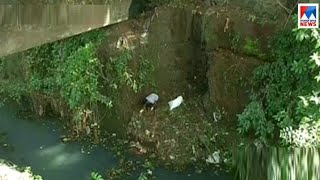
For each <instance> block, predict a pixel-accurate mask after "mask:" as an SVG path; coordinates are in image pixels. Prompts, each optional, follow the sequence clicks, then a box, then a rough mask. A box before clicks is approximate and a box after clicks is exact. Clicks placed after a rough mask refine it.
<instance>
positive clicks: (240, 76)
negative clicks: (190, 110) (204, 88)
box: [206, 49, 262, 121]
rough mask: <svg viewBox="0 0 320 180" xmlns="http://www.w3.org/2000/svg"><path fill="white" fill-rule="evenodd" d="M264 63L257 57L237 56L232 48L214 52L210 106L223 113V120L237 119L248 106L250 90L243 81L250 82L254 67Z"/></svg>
mask: <svg viewBox="0 0 320 180" xmlns="http://www.w3.org/2000/svg"><path fill="white" fill-rule="evenodd" d="M261 64H262V63H261V61H259V60H257V59H256V58H253V57H247V56H242V55H237V54H234V53H233V52H232V51H230V50H223V49H218V50H216V51H214V55H213V58H212V59H210V64H209V71H208V73H207V76H208V85H209V89H208V94H209V101H210V102H211V106H210V105H209V106H207V107H206V108H211V111H212V112H214V113H216V114H220V115H223V116H222V118H223V120H227V121H230V120H231V121H232V120H235V118H236V115H237V114H238V113H241V112H242V110H243V109H244V105H245V104H246V103H247V101H248V95H249V92H248V91H249V90H250V88H249V87H248V86H245V85H244V86H242V84H241V83H243V82H248V80H249V78H250V77H251V73H252V71H253V69H254V68H255V67H257V66H259V65H261ZM207 110H208V109H207Z"/></svg>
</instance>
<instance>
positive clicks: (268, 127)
mask: <svg viewBox="0 0 320 180" xmlns="http://www.w3.org/2000/svg"><path fill="white" fill-rule="evenodd" d="M238 117H239V128H238V131H239V132H240V133H242V134H244V133H247V132H249V131H250V130H254V132H255V135H257V136H258V137H260V138H261V140H262V141H264V142H265V141H266V139H267V137H268V136H269V135H272V134H271V133H272V131H273V129H274V126H273V124H272V123H271V122H269V121H267V119H266V116H265V112H264V111H263V107H262V104H261V102H258V101H257V100H253V101H251V102H250V103H249V104H248V105H247V107H246V108H245V110H244V112H243V113H242V114H240V115H238Z"/></svg>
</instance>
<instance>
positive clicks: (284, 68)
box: [239, 17, 320, 146]
mask: <svg viewBox="0 0 320 180" xmlns="http://www.w3.org/2000/svg"><path fill="white" fill-rule="evenodd" d="M295 18H296V17H295ZM271 47H272V49H271V54H270V58H272V59H273V60H272V63H268V64H265V65H263V66H260V67H258V68H256V69H255V71H254V75H253V78H252V82H251V84H252V86H253V91H252V96H253V97H255V98H252V101H251V103H249V104H248V105H247V107H246V108H245V110H244V112H243V113H242V114H241V115H239V123H240V125H239V128H240V132H247V129H248V127H253V125H252V121H254V120H255V121H257V122H258V123H257V124H259V123H261V124H259V126H258V127H272V126H274V127H275V128H266V129H268V130H265V131H262V132H263V133H261V132H260V131H261V129H262V128H253V129H254V132H255V134H256V135H257V136H258V137H260V138H262V139H264V138H265V135H266V134H274V133H275V131H274V130H277V129H280V130H281V138H282V140H283V141H285V142H286V143H285V144H294V145H297V146H304V145H306V146H307V145H308V144H313V145H315V144H318V143H319V141H318V140H317V138H318V137H319V131H318V128H317V124H318V123H319V120H320V111H319V97H318V96H317V94H318V93H317V92H318V91H317V90H318V89H319V87H320V86H319V85H320V84H319V83H318V82H317V81H319V80H320V78H319V77H320V76H319V66H320V60H319V56H318V53H319V51H320V49H319V47H320V36H319V29H313V30H310V29H297V28H295V29H293V31H292V32H288V31H287V32H282V33H280V34H279V35H278V36H277V37H275V38H274V40H273V42H272V43H271ZM252 52H254V53H256V52H255V51H252ZM257 102H259V103H260V105H258V104H257ZM263 114H264V116H263ZM264 117H265V118H264ZM258 119H259V120H258ZM261 119H262V120H261ZM271 124H272V125H271ZM310 128H311V129H310ZM291 129H292V130H291ZM306 129H307V131H308V135H306V134H303V133H304V132H307V131H306ZM315 135H316V137H313V136H315ZM301 136H303V137H305V136H306V137H305V140H302V139H301V138H300V137H301ZM309 137H312V138H309ZM299 138H300V139H299Z"/></svg>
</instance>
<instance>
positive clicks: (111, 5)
mask: <svg viewBox="0 0 320 180" xmlns="http://www.w3.org/2000/svg"><path fill="white" fill-rule="evenodd" d="M10 1H11V0H10ZM13 1H14V0H13ZM13 1H11V2H13ZM24 1H25V0H24ZM133 1H135V0H109V1H107V3H105V4H104V5H67V4H61V3H59V4H57V3H56V4H32V3H27V4H19V3H17V4H10V5H6V4H5V3H4V5H0V47H1V48H0V57H2V56H6V55H9V54H13V53H16V52H19V51H24V50H27V49H29V48H32V47H35V46H38V45H41V44H45V43H48V42H52V41H56V40H59V39H62V38H66V37H70V36H73V35H76V34H80V33H83V32H86V31H90V30H93V29H96V28H101V27H104V26H108V25H111V24H115V23H119V22H121V21H125V20H127V19H128V18H129V16H130V13H132V7H133V6H137V5H134V4H133ZM25 2H26V1H25ZM104 2H105V1H104ZM140 2H143V1H141V0H140ZM0 4H1V0H0ZM2 4H3V3H2ZM140 5H141V4H140ZM129 11H130V13H129Z"/></svg>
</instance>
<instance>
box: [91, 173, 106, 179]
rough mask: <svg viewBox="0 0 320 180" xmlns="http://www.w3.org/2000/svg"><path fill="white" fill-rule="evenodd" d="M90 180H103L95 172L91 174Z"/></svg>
mask: <svg viewBox="0 0 320 180" xmlns="http://www.w3.org/2000/svg"><path fill="white" fill-rule="evenodd" d="M91 180H103V178H102V176H101V175H100V174H99V173H97V172H92V173H91Z"/></svg>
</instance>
